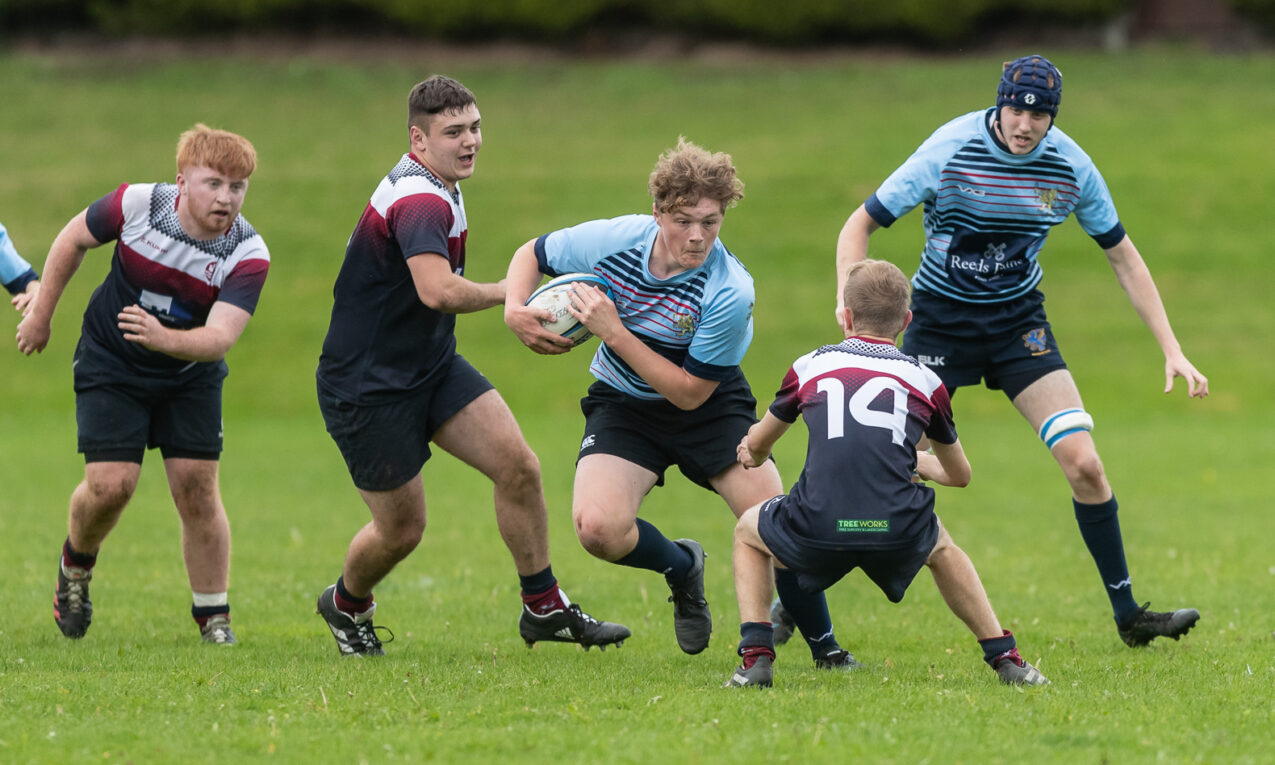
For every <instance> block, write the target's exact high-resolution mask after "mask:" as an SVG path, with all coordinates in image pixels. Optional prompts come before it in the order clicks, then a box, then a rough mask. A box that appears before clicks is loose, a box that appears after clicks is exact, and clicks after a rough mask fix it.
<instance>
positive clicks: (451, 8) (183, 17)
mask: <svg viewBox="0 0 1275 765" xmlns="http://www.w3.org/2000/svg"><path fill="white" fill-rule="evenodd" d="M1230 2H1231V4H1232V6H1233V7H1235V8H1236V10H1238V11H1239V12H1241V13H1244V14H1245V15H1247V16H1250V17H1252V18H1255V19H1257V20H1259V21H1261V22H1264V23H1266V24H1268V25H1270V24H1272V23H1275V0H1230ZM1132 5H1133V0H470V1H469V2H464V1H463V0H218V1H217V2H209V1H208V0H0V32H5V31H7V32H19V33H27V34H32V33H34V34H48V33H55V32H59V31H63V30H67V29H75V30H82V31H91V32H99V33H104V34H108V35H130V34H143V35H192V34H194V35H208V34H216V33H227V32H301V33H308V32H331V33H350V32H354V33H377V34H380V33H396V34H403V35H411V36H424V37H428V38H433V39H454V40H457V41H464V42H472V41H478V40H484V39H496V38H505V39H517V40H526V41H534V42H548V43H555V44H563V43H571V42H572V41H575V40H579V39H580V38H581V37H582V36H585V35H589V34H596V33H597V32H602V33H604V34H605V33H616V32H624V31H628V30H633V29H650V30H654V31H660V32H669V33H676V34H681V35H684V36H687V37H691V38H694V37H700V36H703V37H709V38H719V39H720V38H742V39H748V40H754V41H759V42H768V43H776V44H782V45H801V44H804V43H820V44H821V43H832V42H855V41H865V40H893V41H900V42H913V43H922V44H931V45H940V46H947V47H957V46H962V45H964V44H966V43H967V42H969V41H974V40H976V39H977V37H978V35H980V34H981V33H983V32H986V31H988V30H992V29H995V28H997V27H1001V26H1005V25H1014V24H1019V25H1022V24H1030V25H1035V26H1041V25H1048V24H1056V25H1061V26H1094V25H1099V24H1102V23H1104V22H1106V21H1108V20H1110V19H1112V18H1114V17H1116V16H1118V15H1119V14H1121V13H1124V12H1127V11H1129V10H1130V9H1131V8H1132Z"/></svg>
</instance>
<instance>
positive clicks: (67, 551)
mask: <svg viewBox="0 0 1275 765" xmlns="http://www.w3.org/2000/svg"><path fill="white" fill-rule="evenodd" d="M62 563H63V564H65V565H66V566H67V567H68V568H82V569H87V570H89V571H92V570H93V566H95V565H97V555H89V554H88V553H82V552H76V551H75V548H73V547H71V538H70V537H67V538H66V541H65V542H63V543H62Z"/></svg>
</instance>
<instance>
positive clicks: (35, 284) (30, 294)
mask: <svg viewBox="0 0 1275 765" xmlns="http://www.w3.org/2000/svg"><path fill="white" fill-rule="evenodd" d="M39 292H40V280H39V279H36V280H35V281H32V282H27V288H26V289H25V290H23V291H22V292H19V293H18V294H16V295H14V296H13V299H12V300H10V301H9V304H10V305H12V306H13V310H15V311H17V312H18V313H20V314H22V315H23V317H25V316H26V315H27V314H28V313H30V312H31V301H32V300H34V299H35V296H36V295H37V294H39Z"/></svg>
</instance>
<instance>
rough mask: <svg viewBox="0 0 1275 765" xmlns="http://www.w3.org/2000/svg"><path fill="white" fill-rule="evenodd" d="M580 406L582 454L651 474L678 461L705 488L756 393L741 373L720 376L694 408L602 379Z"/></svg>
mask: <svg viewBox="0 0 1275 765" xmlns="http://www.w3.org/2000/svg"><path fill="white" fill-rule="evenodd" d="M580 409H581V411H583V412H584V439H583V440H582V441H581V444H580V454H579V456H578V457H576V461H577V462H579V460H580V458H581V457H585V456H588V455H590V454H610V455H612V456H615V457H619V458H621V459H624V460H628V461H629V462H632V463H633V464H635V465H638V466H640V467H644V468H646V469H647V470H650V471H651V472H652V473H655V475H656V481H655V485H656V486H663V485H664V471H665V470H667V469H668V468H669V466H671V465H677V467H678V469H679V470H681V471H682V475H684V476H686V477H687V478H689V479H690V480H691V481H694V482H695V483H697V484H699V485H700V486H703V487H704V488H705V489H709V490H710V491H711V490H712V489H713V487H712V485H711V484H710V483H709V479H710V478H713V477H714V476H716V475H717V474H719V473H721V472H722V471H723V470H725V469H726V468H728V467H730V466H731V465H733V464H735V461H736V456H735V447H736V446H738V445H739V442H740V440H741V439H742V438H743V437H744V434H745V433H747V432H748V429H749V428H751V427H752V426H753V423H755V422H757V399H755V398H753V393H752V390H750V389H749V387H748V381H747V380H746V379H744V375H743V374H738V375H736V376H735V377H734V378H732V379H730V380H727V381H725V382H723V383H722V384H720V385H718V386H717V389H716V390H714V391H713V395H711V396H709V397H708V400H707V401H705V402H704V403H703V404H701V405H700V406H699V408H697V409H692V410H691V411H689V412H688V411H685V410H682V409H678V408H677V407H676V406H674V405H673V404H671V403H669V402H668V401H666V400H664V399H660V400H659V401H646V400H643V399H637V398H633V397H632V396H629V395H627V394H624V393H621V392H620V391H618V390H616V389H615V388H612V387H611V386H610V385H607V384H605V383H602V382H595V383H594V384H593V385H591V386H589V395H588V396H586V397H584V398H583V399H581V400H580Z"/></svg>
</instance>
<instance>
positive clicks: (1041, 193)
mask: <svg viewBox="0 0 1275 765" xmlns="http://www.w3.org/2000/svg"><path fill="white" fill-rule="evenodd" d="M1057 201H1058V189H1036V203H1037V207H1039V209H1040V211H1041V212H1053V211H1054V202H1057Z"/></svg>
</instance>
